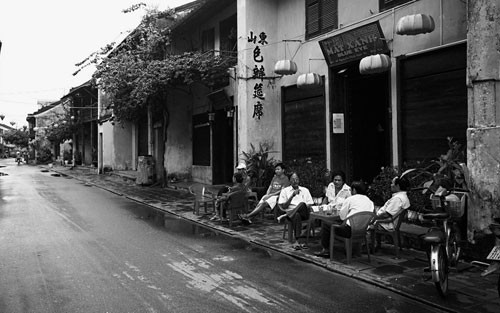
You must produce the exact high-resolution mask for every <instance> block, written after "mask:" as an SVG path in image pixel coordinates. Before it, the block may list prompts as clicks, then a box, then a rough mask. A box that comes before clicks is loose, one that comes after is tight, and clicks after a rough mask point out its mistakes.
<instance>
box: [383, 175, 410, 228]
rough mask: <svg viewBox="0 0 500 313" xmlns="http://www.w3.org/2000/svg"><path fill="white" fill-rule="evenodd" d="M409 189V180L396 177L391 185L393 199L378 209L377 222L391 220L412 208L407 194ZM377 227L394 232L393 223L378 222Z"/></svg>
mask: <svg viewBox="0 0 500 313" xmlns="http://www.w3.org/2000/svg"><path fill="white" fill-rule="evenodd" d="M409 187H410V182H409V181H408V179H406V178H405V177H401V178H400V177H394V178H393V179H392V183H391V192H392V197H391V198H390V199H389V200H387V201H386V202H385V204H384V205H383V206H382V207H381V208H380V209H378V211H377V216H376V217H375V221H376V220H384V219H388V218H391V217H393V216H394V215H396V214H398V213H399V211H401V210H406V209H408V208H409V207H410V200H409V199H408V195H407V194H406V192H407V190H408V188H409ZM376 226H377V227H382V228H383V229H385V230H387V231H393V230H394V224H393V223H392V222H378V223H376Z"/></svg>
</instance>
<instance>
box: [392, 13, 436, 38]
mask: <svg viewBox="0 0 500 313" xmlns="http://www.w3.org/2000/svg"><path fill="white" fill-rule="evenodd" d="M434 26H435V25H434V19H432V16H430V15H426V14H414V15H406V16H403V17H402V18H400V19H399V21H398V24H397V25H396V34H398V35H418V34H425V33H430V32H432V31H433V30H434Z"/></svg>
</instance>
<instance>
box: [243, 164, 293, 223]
mask: <svg viewBox="0 0 500 313" xmlns="http://www.w3.org/2000/svg"><path fill="white" fill-rule="evenodd" d="M285 169H286V168H285V165H284V164H283V163H278V164H276V165H275V166H274V173H275V175H274V177H273V179H272V180H271V184H269V188H267V191H266V194H265V195H264V196H263V197H262V199H260V201H259V203H258V204H257V206H256V207H255V209H254V210H253V211H252V212H250V213H248V214H242V215H240V219H241V221H242V223H243V224H246V225H249V224H251V223H252V220H251V218H252V217H254V216H255V215H257V214H258V213H259V212H261V211H262V210H266V209H267V208H270V209H272V210H273V209H274V207H275V206H276V203H277V202H278V196H279V195H280V192H281V189H283V188H285V187H288V186H289V185H290V181H289V180H288V177H287V176H286V175H285Z"/></svg>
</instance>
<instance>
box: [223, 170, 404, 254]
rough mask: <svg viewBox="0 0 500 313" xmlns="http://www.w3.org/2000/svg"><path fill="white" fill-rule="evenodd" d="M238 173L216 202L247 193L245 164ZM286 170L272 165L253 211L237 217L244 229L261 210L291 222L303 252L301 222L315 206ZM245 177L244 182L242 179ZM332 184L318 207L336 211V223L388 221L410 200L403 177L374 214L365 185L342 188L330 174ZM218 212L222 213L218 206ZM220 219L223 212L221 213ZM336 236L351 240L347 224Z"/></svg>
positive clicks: (326, 234)
mask: <svg viewBox="0 0 500 313" xmlns="http://www.w3.org/2000/svg"><path fill="white" fill-rule="evenodd" d="M237 169H238V172H236V173H235V175H234V178H235V181H236V183H235V186H233V187H231V188H229V189H224V190H221V192H220V195H219V200H224V198H225V197H227V196H226V195H227V194H229V193H231V192H234V191H239V190H247V191H249V192H250V191H251V188H250V187H249V182H250V179H249V178H248V175H246V171H245V170H246V166H245V164H241V163H240V164H239V165H238V167H237ZM285 171H286V167H285V165H284V164H283V163H278V164H276V165H275V175H274V177H273V179H272V181H271V183H270V185H269V188H268V189H267V191H266V193H265V195H264V196H263V197H262V198H261V199H260V201H259V202H258V203H257V205H256V206H255V209H254V210H252V211H251V212H250V213H248V214H241V215H240V216H239V218H240V219H241V221H242V223H243V224H245V225H250V224H252V218H253V217H255V216H256V215H258V214H259V213H260V212H262V211H263V210H275V216H277V222H282V221H284V220H285V219H287V220H289V221H291V225H292V228H293V233H294V239H295V243H294V245H295V247H296V248H297V249H305V248H307V247H306V246H305V244H304V243H303V242H301V241H302V240H301V239H302V238H305V234H304V231H303V229H302V221H305V220H308V219H309V215H310V212H311V211H312V206H313V205H315V203H314V201H313V198H312V196H311V193H310V192H309V190H308V189H307V188H306V187H304V186H300V184H299V183H300V179H299V176H298V174H297V173H291V175H290V177H288V176H287V175H286V174H285ZM245 177H246V178H245ZM331 177H332V181H331V182H330V183H329V184H328V186H326V187H325V197H324V199H323V202H322V204H327V205H328V206H329V207H331V208H333V209H335V210H338V216H339V219H340V222H342V221H344V220H346V219H348V218H349V217H350V216H352V215H353V214H355V213H358V212H364V211H367V212H375V213H376V216H375V217H374V221H376V220H382V219H387V218H390V217H391V216H394V215H396V214H398V213H399V212H400V211H401V210H404V209H408V208H409V207H410V200H409V199H408V196H407V191H408V188H409V185H410V184H409V182H408V180H407V179H406V178H404V177H394V179H393V180H392V184H391V192H392V193H393V194H392V197H391V198H390V199H389V200H388V201H387V202H386V203H385V204H384V205H383V206H382V207H380V208H378V209H377V210H376V211H375V206H374V203H373V202H372V200H370V199H369V198H368V197H367V196H366V193H367V189H368V187H367V185H366V184H365V183H364V182H363V181H353V182H352V183H351V185H350V186H349V185H347V184H346V175H345V173H344V172H342V171H335V172H333V173H332V176H331ZM218 209H219V210H223V208H221V207H220V206H218ZM222 215H224V212H222ZM373 227H383V228H384V229H386V230H392V229H393V228H394V225H392V223H383V222H382V223H378V222H377V223H374V226H373ZM335 232H336V235H339V236H342V237H350V236H351V228H350V225H349V222H348V221H347V223H345V224H342V226H341V227H338V228H335ZM329 241H330V225H326V224H323V225H322V229H321V245H322V247H323V249H322V250H321V251H320V252H319V253H317V255H319V256H325V257H327V256H329V251H328V247H329Z"/></svg>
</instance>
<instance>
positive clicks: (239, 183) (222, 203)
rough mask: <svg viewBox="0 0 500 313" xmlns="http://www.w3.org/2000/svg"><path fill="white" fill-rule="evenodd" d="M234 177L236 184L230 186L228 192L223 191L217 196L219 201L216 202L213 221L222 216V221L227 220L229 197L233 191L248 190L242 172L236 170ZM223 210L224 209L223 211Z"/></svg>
mask: <svg viewBox="0 0 500 313" xmlns="http://www.w3.org/2000/svg"><path fill="white" fill-rule="evenodd" d="M233 179H234V182H235V183H234V185H233V186H232V187H228V190H227V192H226V193H222V194H221V195H220V196H219V195H218V196H217V201H216V202H215V209H216V211H217V212H216V213H215V214H214V216H212V217H211V218H210V220H211V221H215V220H218V219H219V217H221V219H222V221H224V220H225V218H226V206H227V199H228V198H229V196H230V195H231V194H232V193H235V192H238V191H242V190H246V191H248V189H247V187H246V186H245V184H244V182H243V180H244V178H243V175H242V173H241V172H236V173H234V175H233ZM221 210H222V211H221Z"/></svg>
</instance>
